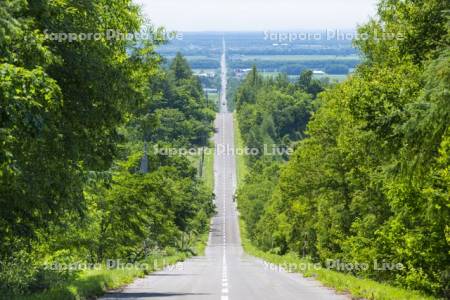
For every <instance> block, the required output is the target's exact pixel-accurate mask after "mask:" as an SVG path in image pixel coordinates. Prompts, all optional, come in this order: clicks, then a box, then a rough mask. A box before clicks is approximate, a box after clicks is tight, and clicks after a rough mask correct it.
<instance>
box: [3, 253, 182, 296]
mask: <svg viewBox="0 0 450 300" xmlns="http://www.w3.org/2000/svg"><path fill="white" fill-rule="evenodd" d="M187 257H188V256H187V254H186V253H176V254H173V255H155V256H151V257H149V258H147V259H146V260H145V261H143V262H141V263H142V264H145V268H120V269H108V268H106V266H105V265H104V266H101V267H99V268H96V269H95V270H85V271H82V272H81V273H80V274H78V276H77V277H76V278H74V279H71V280H69V281H68V282H66V283H65V284H64V285H62V286H61V287H58V288H53V289H50V290H48V291H45V292H42V293H39V294H33V295H24V296H15V297H13V298H11V299H12V300H83V299H93V298H94V297H98V296H101V295H103V294H104V293H105V292H106V291H107V290H111V289H118V288H120V287H123V286H125V285H127V284H129V283H131V282H133V281H134V279H136V278H138V277H143V276H145V275H147V274H149V273H152V272H155V271H158V270H160V269H162V268H163V267H164V266H167V265H173V264H175V263H177V262H180V261H183V260H184V259H186V258H187ZM0 298H1V297H0Z"/></svg>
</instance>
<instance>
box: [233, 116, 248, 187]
mask: <svg viewBox="0 0 450 300" xmlns="http://www.w3.org/2000/svg"><path fill="white" fill-rule="evenodd" d="M233 116H234V147H235V148H237V149H243V148H244V147H245V145H244V140H243V139H242V136H241V131H240V130H239V124H238V121H237V118H236V113H234V114H233ZM236 173H237V184H238V188H239V187H240V185H241V184H242V183H243V182H244V178H245V176H247V174H248V169H247V165H246V162H245V156H243V155H236Z"/></svg>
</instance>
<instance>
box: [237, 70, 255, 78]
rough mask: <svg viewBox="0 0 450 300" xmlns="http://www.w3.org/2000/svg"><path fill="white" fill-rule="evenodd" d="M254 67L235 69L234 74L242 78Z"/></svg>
mask: <svg viewBox="0 0 450 300" xmlns="http://www.w3.org/2000/svg"><path fill="white" fill-rule="evenodd" d="M251 70H252V69H234V75H235V76H236V77H239V78H242V77H245V75H247V74H248V73H249V72H250V71H251Z"/></svg>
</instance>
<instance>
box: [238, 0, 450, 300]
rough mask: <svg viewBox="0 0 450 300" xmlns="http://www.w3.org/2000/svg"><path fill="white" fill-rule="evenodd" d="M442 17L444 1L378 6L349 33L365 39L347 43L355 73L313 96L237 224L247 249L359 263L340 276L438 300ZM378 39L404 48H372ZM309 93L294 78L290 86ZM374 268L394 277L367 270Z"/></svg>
mask: <svg viewBox="0 0 450 300" xmlns="http://www.w3.org/2000/svg"><path fill="white" fill-rule="evenodd" d="M448 9H449V5H448V3H447V2H445V1H433V0H430V1H381V3H380V4H379V19H374V20H372V21H370V22H369V23H368V24H367V25H364V26H362V27H361V28H360V32H364V33H367V34H368V35H369V39H367V40H360V41H357V43H356V44H357V46H358V47H359V48H360V49H361V51H362V52H363V54H364V56H365V62H364V63H363V64H362V65H360V66H359V67H358V68H357V70H356V72H355V74H353V76H351V78H350V79H349V80H347V81H346V82H344V83H342V84H340V85H337V86H335V87H332V88H329V89H328V90H327V91H325V92H324V93H321V94H320V95H319V97H318V103H320V108H319V109H318V110H317V111H316V112H315V113H314V116H313V118H312V120H311V121H310V122H309V124H308V127H307V131H306V134H307V138H306V139H304V140H302V141H301V142H299V143H298V145H297V149H296V152H295V154H294V155H293V156H292V157H291V159H290V161H289V162H288V164H287V165H286V166H284V167H283V168H282V170H281V172H280V177H279V180H278V183H277V184H276V185H275V187H273V188H272V193H271V196H270V197H267V196H266V195H265V196H264V199H267V198H269V200H264V201H265V203H266V204H265V207H264V210H263V212H262V213H260V215H259V216H255V215H252V214H249V216H246V214H243V217H244V220H245V222H246V223H248V224H252V225H251V226H250V228H249V229H248V232H249V237H250V238H251V239H252V241H253V242H254V243H255V244H256V245H257V246H259V247H260V248H261V249H263V250H266V251H272V252H275V253H278V254H286V253H290V252H293V253H295V254H296V255H298V256H308V257H310V258H311V259H313V260H314V261H317V262H321V263H325V262H326V261H327V260H328V259H332V260H340V261H342V262H346V263H366V264H368V266H369V267H368V268H367V269H365V270H355V269H353V270H348V271H347V272H348V273H350V274H352V275H357V276H362V277H367V278H371V279H375V280H377V281H382V282H390V283H392V284H395V285H401V286H403V287H405V288H407V289H411V290H422V291H424V292H426V293H429V294H434V295H439V296H444V297H447V296H448V290H449V286H448V282H449V272H450V271H449V266H450V261H449V253H450V244H449V230H448V219H449V215H450V202H449V199H450V197H449V195H450V194H449V186H450V185H449V180H450V177H449V173H448V170H449V161H448V151H449V148H448V143H449V127H448V126H449V124H450V118H449V115H450V110H449V107H450V106H449V105H448V103H449V97H448V94H449V93H448V83H449V82H450V77H449V72H450V60H449V49H448V44H446V43H445V41H448V37H449V33H448V28H449V27H448V25H447V20H446V17H445V13H446V12H445V11H447V12H448ZM388 32H391V33H401V34H403V35H404V36H405V38H404V39H401V40H398V39H388V38H386V36H384V37H385V38H380V37H381V36H380V35H381V34H382V33H388ZM309 82H310V76H309V74H308V73H304V74H302V76H301V77H300V80H299V85H300V86H302V87H303V88H305V87H306V86H307V85H308V83H309ZM247 130H248V129H247ZM257 180H259V181H260V183H261V186H264V187H266V186H268V184H267V182H266V181H265V179H264V178H259V179H257ZM251 184H252V186H253V187H252V188H253V189H256V188H255V187H254V186H255V182H251ZM256 185H257V184H256ZM260 189H261V187H260ZM267 192H268V191H267V190H265V191H264V193H267ZM261 199H262V198H261ZM251 201H253V202H254V203H253V205H255V206H256V205H258V201H254V199H252V200H251ZM247 206H248V205H247ZM244 211H245V210H244ZM255 211H256V212H258V210H257V209H255ZM255 219H256V220H257V221H256V225H253V224H254V223H255ZM247 227H249V226H248V225H247ZM374 261H377V262H389V263H401V264H402V265H403V266H404V267H403V268H402V269H395V270H386V269H384V270H379V269H375V267H374V264H373V262H374ZM325 281H326V280H325ZM336 284H337V285H339V284H338V283H336ZM355 295H359V292H358V293H357V294H355ZM378 297H381V298H383V297H382V296H378Z"/></svg>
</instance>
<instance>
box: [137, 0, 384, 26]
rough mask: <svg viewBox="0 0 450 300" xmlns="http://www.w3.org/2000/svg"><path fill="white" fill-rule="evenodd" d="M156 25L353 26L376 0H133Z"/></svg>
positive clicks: (364, 18) (373, 9)
mask: <svg viewBox="0 0 450 300" xmlns="http://www.w3.org/2000/svg"><path fill="white" fill-rule="evenodd" d="M134 1H135V2H136V3H139V4H142V5H143V8H144V13H145V15H146V16H147V17H148V18H150V20H152V23H153V24H155V25H158V26H164V27H166V28H167V29H170V30H178V31H240V30H242V31H245V30H249V31H250V30H256V31H263V30H268V31H274V30H294V29H335V28H336V29H352V28H355V27H356V25H357V24H361V23H364V22H365V21H367V20H368V19H369V17H370V16H374V15H375V12H376V5H375V4H376V2H377V0H134Z"/></svg>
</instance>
